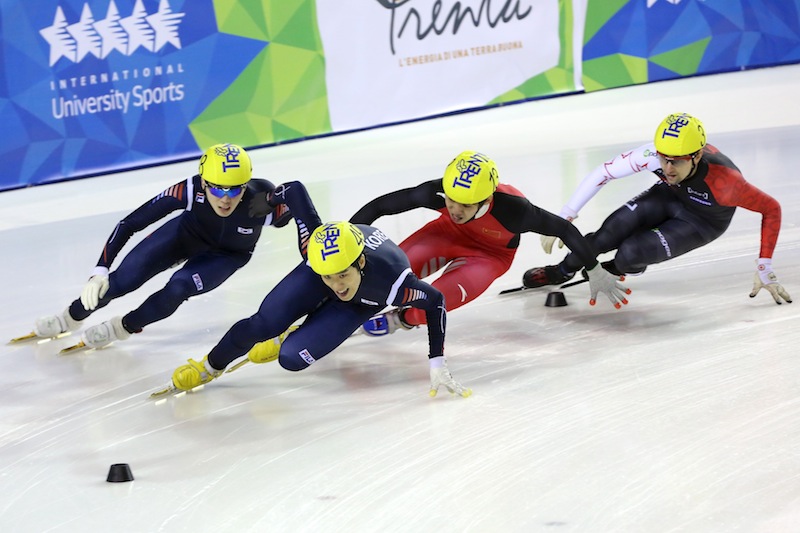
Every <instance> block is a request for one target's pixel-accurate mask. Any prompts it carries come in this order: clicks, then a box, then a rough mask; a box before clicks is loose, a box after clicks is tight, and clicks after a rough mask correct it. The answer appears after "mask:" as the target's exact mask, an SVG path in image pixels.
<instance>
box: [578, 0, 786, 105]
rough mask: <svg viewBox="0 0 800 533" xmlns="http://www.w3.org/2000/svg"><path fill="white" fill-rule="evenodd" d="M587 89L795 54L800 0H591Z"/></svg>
mask: <svg viewBox="0 0 800 533" xmlns="http://www.w3.org/2000/svg"><path fill="white" fill-rule="evenodd" d="M586 20H587V23H586V28H585V33H584V46H583V65H582V72H583V85H584V89H585V90H586V91H587V92H588V91H595V90H600V89H606V88H610V87H620V86H624V85H630V84H637V83H648V82H653V81H659V80H666V79H673V78H679V77H684V76H692V75H697V74H710V73H715V72H724V71H731V70H741V69H745V68H756V67H764V66H771V65H777V64H786V63H797V62H798V61H800V0H782V1H781V2H775V1H774V0H647V1H644V0H588V4H587V13H586Z"/></svg>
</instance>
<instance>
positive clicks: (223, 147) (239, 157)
mask: <svg viewBox="0 0 800 533" xmlns="http://www.w3.org/2000/svg"><path fill="white" fill-rule="evenodd" d="M252 175H253V164H252V163H251V162H250V156H249V155H247V152H245V151H244V148H242V147H241V146H237V145H235V144H215V145H214V146H212V147H211V148H209V149H208V150H206V151H205V152H204V153H203V155H202V156H201V157H200V177H201V178H203V179H204V180H206V181H207V182H208V183H211V184H213V185H220V186H222V187H236V186H237V185H244V184H245V183H247V182H248V181H250V178H251V177H252Z"/></svg>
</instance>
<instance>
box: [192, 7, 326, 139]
mask: <svg viewBox="0 0 800 533" xmlns="http://www.w3.org/2000/svg"><path fill="white" fill-rule="evenodd" d="M215 7H216V8H217V24H218V26H219V31H220V32H224V33H229V34H231V35H238V36H241V37H247V38H250V39H259V40H262V41H263V42H264V43H265V46H264V48H263V49H262V50H261V52H260V53H259V54H258V55H257V56H256V57H255V58H254V59H253V60H252V61H251V62H250V64H249V65H248V66H247V68H245V69H244V70H243V71H242V73H241V74H240V75H239V77H238V78H237V79H236V80H234V81H233V83H231V84H230V86H229V87H228V88H227V89H226V90H225V92H224V93H222V94H220V95H219V96H218V97H217V98H216V99H215V100H214V102H212V103H211V104H210V105H209V106H208V107H207V108H206V109H204V110H203V112H202V113H200V114H199V115H198V116H197V117H196V118H195V119H194V120H193V121H192V123H191V124H190V126H189V127H190V129H191V132H192V135H193V136H194V138H195V141H196V142H197V144H198V145H199V146H208V145H211V144H214V143H217V142H222V141H223V140H224V141H226V142H234V143H237V144H240V145H242V146H245V147H253V146H263V145H267V144H275V143H280V142H283V141H287V140H292V139H298V138H304V137H309V136H311V135H319V134H321V133H328V132H330V131H331V125H330V113H329V111H328V104H327V91H326V87H325V55H324V52H323V49H322V40H321V38H320V35H319V30H318V27H317V22H316V16H317V15H316V2H315V0H293V1H291V2H290V1H286V0H261V1H251V2H227V1H222V0H218V1H217V2H215Z"/></svg>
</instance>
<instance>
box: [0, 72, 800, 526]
mask: <svg viewBox="0 0 800 533" xmlns="http://www.w3.org/2000/svg"><path fill="white" fill-rule="evenodd" d="M798 94H800V65H793V66H784V67H777V68H772V69H763V70H754V71H748V72H738V73H728V74H719V75H714V76H706V77H698V78H691V79H686V80H681V81H669V82H662V83H657V84H652V85H644V86H638V87H629V88H621V89H614V90H607V91H601V92H598V93H592V94H586V95H575V96H569V97H561V98H553V99H548V100H542V101H535V102H529V103H525V104H520V105H511V106H506V107H501V108H496V109H492V110H485V111H480V112H473V113H466V114H462V115H457V116H452V117H448V118H440V119H436V120H428V121H423V122H418V123H413V124H406V125H399V126H394V127H389V128H383V129H376V130H371V131H364V132H358V133H353V134H349V135H341V136H334V137H328V138H322V139H317V140H313V141H307V142H300V143H292V144H286V145H283V146H278V147H272V148H268V149H261V150H256V151H252V152H251V155H252V157H253V160H254V166H255V174H256V175H257V176H259V177H265V178H268V179H270V180H272V181H274V182H276V183H278V182H281V181H284V180H294V179H299V180H303V181H304V182H306V183H307V184H308V187H309V189H310V192H311V194H312V197H313V198H314V200H315V201H316V204H317V208H318V210H319V212H320V214H321V215H322V217H323V218H325V219H329V220H335V219H347V218H349V217H350V215H352V214H353V213H354V212H355V210H356V209H357V208H358V207H360V206H361V205H362V204H363V203H365V202H366V201H368V200H370V199H371V198H373V197H375V196H377V195H379V194H383V193H385V192H389V191H392V190H395V189H397V188H400V187H405V186H410V185H414V184H417V183H419V182H422V181H424V180H428V179H433V178H436V177H439V176H441V173H442V171H443V170H444V167H445V166H446V164H447V163H448V162H449V161H450V160H451V159H452V158H453V157H454V156H455V155H456V154H457V153H459V152H461V151H462V150H466V149H474V150H480V151H483V152H485V153H487V154H488V155H490V156H491V157H493V158H495V159H496V161H497V163H498V167H499V169H500V177H501V181H504V182H506V183H511V184H513V185H515V186H516V187H517V188H519V189H521V190H522V191H523V192H525V193H526V194H527V195H528V197H529V198H530V199H531V201H533V202H534V203H536V204H537V205H540V206H541V207H544V208H546V209H549V210H551V211H554V212H558V210H559V209H560V207H561V205H562V204H563V203H564V201H565V200H566V199H567V198H568V196H569V194H570V192H571V191H572V190H573V189H574V187H575V185H576V184H577V183H578V182H579V181H580V179H581V178H582V177H583V176H584V175H585V174H586V173H588V172H589V170H590V169H591V168H592V167H593V166H595V165H597V164H599V163H601V162H602V161H604V160H606V159H608V158H610V157H612V156H614V155H616V154H617V153H619V152H621V151H623V150H625V149H628V148H633V147H635V146H638V145H639V144H641V143H643V142H646V141H648V140H649V139H651V136H652V133H653V131H654V130H655V127H656V125H657V124H658V123H659V122H660V120H661V119H662V118H663V117H664V116H665V115H667V114H669V113H672V112H676V111H685V112H689V113H692V114H694V115H696V116H698V117H699V118H700V119H701V120H703V121H704V123H705V126H706V131H707V132H708V135H709V141H710V142H711V143H712V144H714V145H716V146H717V147H718V148H720V149H721V150H722V151H723V152H724V153H726V154H727V155H729V156H730V157H731V158H732V159H733V161H734V162H735V163H736V164H737V165H738V166H739V168H740V169H741V170H742V172H743V174H744V175H745V177H746V178H747V179H748V180H749V181H750V182H752V183H753V184H755V185H756V186H758V187H759V188H761V189H763V190H765V191H767V192H768V193H770V194H771V195H773V196H774V197H776V198H777V199H778V200H779V201H780V202H781V204H782V207H783V224H782V231H781V234H780V239H779V241H778V246H777V249H776V251H775V255H774V268H775V271H776V273H777V274H778V276H779V278H780V281H781V282H782V283H783V285H784V286H785V287H786V288H787V290H788V291H789V292H790V293H791V294H792V295H793V296H794V297H795V298H798V297H800V230H799V229H798V222H800V187H798V184H800V178H798V173H797V161H798V157H797V154H798V146H800V105H798V100H797V98H798V96H797V95H798ZM195 171H196V165H195V163H194V162H191V163H183V164H177V165H172V166H163V167H158V168H154V169H148V170H143V171H137V172H129V173H123V174H118V175H114V176H108V177H100V178H92V179H87V180H78V181H74V182H67V183H61V184H54V185H47V186H40V187H35V188H29V189H23V190H16V191H8V192H3V193H0V248H2V250H3V252H2V257H3V260H2V262H0V269H1V270H0V272H2V278H3V279H4V280H5V283H4V290H3V304H4V305H3V306H2V310H1V311H0V312H1V313H2V320H1V321H0V332H1V333H2V335H4V336H5V339H6V340H7V339H10V338H12V337H15V336H18V335H21V334H25V333H27V332H29V331H30V330H31V327H32V325H33V321H34V320H35V319H36V318H37V317H38V316H40V315H44V314H52V313H55V312H60V311H62V310H63V309H64V308H65V306H66V305H67V304H68V303H69V302H70V301H72V300H73V299H74V298H76V297H77V296H78V295H79V294H80V291H81V288H82V286H83V283H84V282H85V281H86V279H87V277H88V275H89V274H90V272H91V270H92V268H93V266H94V264H95V262H96V260H97V257H98V256H99V254H100V251H101V249H102V246H103V243H104V242H105V240H106V238H107V237H108V235H109V234H110V233H111V231H112V229H113V228H114V225H115V224H116V222H117V221H118V220H119V219H120V218H122V217H123V216H124V215H126V214H127V213H128V212H130V211H131V210H133V209H134V208H136V207H137V206H138V205H140V204H141V203H143V202H145V201H146V200H148V199H149V198H151V197H152V196H155V195H156V194H157V193H158V192H160V191H161V190H162V189H164V188H166V187H167V186H169V185H172V184H173V183H175V182H178V181H180V180H182V179H185V178H186V177H188V176H190V175H191V174H193V173H194V172H195ZM653 182H654V178H653V177H652V176H651V175H650V174H641V175H639V176H636V177H631V178H628V179H625V180H620V181H617V182H613V183H611V184H610V185H608V186H607V187H605V188H604V189H603V190H602V191H601V192H600V194H598V196H596V197H595V198H594V200H592V202H590V203H589V204H588V205H587V207H586V208H585V209H584V210H583V211H582V212H581V215H580V218H579V219H578V220H576V225H577V226H578V227H579V228H580V229H581V230H582V231H583V232H584V233H585V232H589V231H593V230H594V229H596V228H597V227H599V225H600V223H601V221H602V220H603V218H604V217H605V216H606V215H607V214H609V213H610V212H611V211H612V210H613V209H615V208H617V207H618V206H620V205H622V204H623V203H624V202H625V201H626V200H628V199H629V198H631V197H632V196H634V195H635V194H637V193H638V192H640V191H642V190H644V189H646V188H647V187H649V186H650V184H652V183H653ZM431 218H432V213H431V212H427V211H422V210H416V211H412V212H409V213H405V214H402V215H397V216H393V217H384V218H382V219H379V220H378V221H377V222H376V224H375V225H377V226H379V227H381V228H382V229H384V231H385V232H386V233H388V234H389V235H390V236H391V237H393V238H394V240H395V241H396V242H399V241H400V240H402V238H404V237H405V236H407V235H408V234H410V233H411V231H412V230H414V229H416V228H418V227H419V226H420V225H421V224H422V223H423V222H426V221H427V220H430V219H431ZM759 229H760V215H758V214H755V213H752V212H748V211H744V210H742V209H739V210H737V213H736V215H735V217H734V219H733V223H732V225H731V227H730V229H729V230H728V231H727V233H726V234H725V235H723V236H722V237H721V238H720V239H718V240H717V241H715V242H713V243H711V244H709V245H707V246H705V247H703V248H701V249H699V250H697V251H695V252H692V253H690V254H688V255H686V256H684V257H681V258H678V259H675V260H672V261H669V262H667V263H665V264H662V265H656V266H652V267H650V268H649V269H648V271H647V272H646V273H645V274H644V275H643V276H639V277H630V278H628V280H627V285H628V287H630V288H631V289H632V290H633V293H632V294H631V296H630V304H629V305H628V306H626V307H624V308H623V309H622V310H619V311H617V310H615V309H613V308H612V307H611V306H610V305H609V304H608V302H607V301H602V300H601V301H600V302H598V305H597V306H595V307H590V306H589V305H588V287H587V285H585V284H584V285H579V286H576V287H573V288H569V289H565V290H564V293H565V294H566V297H567V300H568V303H569V305H568V306H567V307H562V308H549V307H545V306H544V302H545V297H546V294H547V291H546V290H534V291H528V292H525V293H521V294H516V295H510V296H498V292H499V291H500V290H502V289H506V288H510V287H514V286H516V285H518V284H519V282H520V278H521V275H522V273H523V272H524V271H525V270H526V269H527V268H530V267H532V266H539V265H545V264H552V263H555V262H557V261H559V260H560V259H561V257H563V251H558V252H557V253H555V254H554V256H547V255H546V254H545V253H544V252H543V251H542V250H541V248H540V246H539V237H538V235H532V234H529V235H525V236H524V237H523V239H522V245H521V248H520V251H519V253H518V254H517V258H516V260H515V262H514V265H513V266H512V268H511V270H510V271H509V272H508V273H507V274H506V275H505V276H503V277H502V278H500V279H499V280H497V281H496V282H495V283H494V284H493V285H492V287H490V289H489V290H488V291H487V292H486V293H485V294H484V295H483V296H481V297H480V298H479V299H478V300H476V301H475V302H473V303H472V304H470V305H468V306H466V307H464V308H461V309H458V310H456V311H454V312H452V313H450V314H449V315H448V330H447V345H446V353H447V356H448V361H449V366H450V369H451V371H452V373H453V375H454V376H455V377H456V378H457V379H458V380H460V381H462V382H463V383H464V384H465V385H468V386H470V387H472V389H473V390H474V395H473V396H472V397H470V398H467V399H464V398H458V397H451V396H450V395H449V394H447V393H446V391H445V392H444V393H440V394H439V396H437V397H436V398H429V397H428V394H427V393H428V387H429V379H428V364H427V358H426V355H427V351H426V349H427V342H426V334H425V331H424V329H416V330H412V331H401V332H397V333H395V334H394V335H392V336H390V337H385V338H366V337H364V336H357V337H353V338H351V339H350V340H348V341H347V342H346V343H345V344H343V345H342V346H341V347H340V348H339V349H338V350H336V351H335V352H333V353H332V354H331V355H329V356H328V357H326V358H325V359H323V360H321V361H319V362H318V363H317V364H315V365H313V366H312V367H310V368H309V369H307V370H305V371H303V372H300V373H291V372H287V371H285V370H283V369H281V368H280V366H278V365H277V364H275V363H272V364H266V365H262V366H256V365H248V366H246V367H245V368H243V369H241V370H238V371H237V372H235V373H233V374H229V375H226V376H224V377H223V378H221V379H220V380H218V381H215V382H213V383H212V384H210V385H208V386H206V387H205V388H204V390H202V391H200V392H195V393H191V394H188V395H185V396H183V397H179V398H171V399H170V400H168V401H166V402H162V403H155V402H153V401H151V400H148V394H149V393H150V392H151V391H152V390H154V389H156V388H158V387H159V386H161V385H162V384H164V383H166V382H167V380H168V379H169V377H170V375H171V373H172V370H173V369H174V368H175V367H176V366H178V365H180V364H182V363H183V362H184V361H185V360H186V359H187V358H189V357H192V358H195V359H199V358H202V357H203V355H204V354H205V353H207V351H208V350H209V349H210V348H211V347H212V346H213V345H214V344H215V343H216V341H217V340H218V339H219V338H220V337H221V336H222V334H223V333H224V332H225V331H226V330H227V328H228V327H229V326H230V325H232V324H233V323H234V322H235V321H236V320H238V319H240V318H244V317H246V316H249V315H250V314H252V313H254V312H255V311H256V309H257V307H258V305H259V303H260V302H261V299H262V297H263V296H264V295H265V294H266V293H267V292H268V290H269V289H270V288H271V287H272V286H273V285H274V284H275V283H276V282H277V281H278V280H279V279H280V278H281V277H282V276H283V275H284V274H286V273H287V272H288V271H289V269H290V268H291V267H293V266H294V265H295V264H296V263H297V262H298V260H299V255H298V252H297V250H296V244H295V241H296V236H295V230H294V224H293V223H291V224H290V225H289V226H287V227H286V228H284V229H282V230H275V229H267V230H265V232H264V234H263V236H262V239H261V242H260V243H259V246H258V248H257V249H256V253H255V255H254V257H253V260H252V261H251V262H250V264H249V265H248V266H246V267H245V268H244V269H242V270H241V271H239V272H238V273H237V274H236V275H234V276H233V277H232V278H231V279H230V280H229V281H228V282H226V283H225V284H224V285H223V286H222V287H220V288H219V289H217V290H215V291H213V292H211V293H209V294H207V295H204V296H202V297H198V298H196V299H192V300H190V301H188V302H187V303H185V304H184V305H183V306H181V308H180V309H179V310H178V312H177V313H175V314H174V315H173V316H172V317H170V318H168V319H166V320H164V321H162V322H158V323H155V324H152V325H151V326H148V327H147V328H146V329H145V331H144V332H143V333H142V334H140V335H135V336H133V337H131V339H129V340H127V341H125V342H118V343H116V344H114V345H111V346H109V347H107V348H105V349H103V350H97V351H90V352H84V353H78V354H74V355H59V354H58V352H59V350H60V349H61V348H63V347H65V346H68V345H70V344H73V343H74V342H76V341H77V340H78V336H77V335H75V334H73V335H72V336H71V337H66V338H63V339H59V340H56V341H53V342H48V343H43V344H36V343H30V344H24V345H13V346H10V345H3V346H2V348H0V354H1V355H0V357H2V363H3V365H2V373H0V389H2V393H1V394H2V401H0V493H2V494H3V498H2V501H0V531H9V532H11V531H13V532H36V533H40V532H59V533H63V532H86V531H114V532H156V531H167V532H177V531H187V532H199V531H213V532H221V531H226V532H227V531H230V532H241V531H276V532H348V533H350V532H406V531H442V532H504V533H505V532H554V533H566V532H592V533H593V532H597V533H608V532H631V533H640V532H661V533H664V532H704V533H705V532H746V533H783V532H785V533H791V532H796V531H800V320H799V319H800V302H795V303H794V304H791V305H786V304H785V305H780V306H779V305H776V304H775V303H774V302H773V301H772V299H771V298H770V297H769V296H768V295H767V294H766V293H762V294H761V295H759V296H758V297H757V298H755V299H750V298H749V297H748V294H749V292H750V289H751V286H752V280H753V273H754V272H755V260H756V258H757V256H758V251H759ZM141 236H142V235H137V236H136V237H135V238H134V239H133V240H132V242H131V243H130V244H129V245H128V247H127V248H126V249H125V250H124V251H123V253H125V252H127V251H128V250H129V249H130V247H131V246H132V244H133V243H134V242H137V241H138V238H140V237H141ZM167 276H168V274H163V275H161V276H159V277H157V278H155V279H153V280H152V281H151V282H149V283H148V284H147V285H145V286H144V287H143V288H142V289H140V290H139V291H137V292H135V293H133V294H130V295H128V296H127V297H124V298H122V299H119V300H116V301H115V302H112V303H111V304H110V305H109V306H108V307H106V308H105V309H103V310H101V311H99V312H97V313H96V314H95V315H93V316H92V317H90V318H89V319H88V320H87V321H86V322H85V323H84V324H85V326H90V325H94V324H96V323H98V322H100V321H102V320H106V319H109V318H111V317H112V316H115V315H122V314H125V313H127V312H128V311H129V310H131V309H133V308H134V307H136V306H138V305H139V304H140V303H141V302H142V301H143V300H144V299H145V297H146V296H147V295H149V294H150V293H151V292H153V291H154V290H156V289H157V288H159V287H161V286H163V284H164V283H165V281H166V279H167ZM113 463H128V464H129V465H130V467H131V469H132V471H133V474H134V476H135V481H133V482H130V483H118V484H117V483H108V482H106V474H107V473H108V469H109V466H110V465H111V464H113Z"/></svg>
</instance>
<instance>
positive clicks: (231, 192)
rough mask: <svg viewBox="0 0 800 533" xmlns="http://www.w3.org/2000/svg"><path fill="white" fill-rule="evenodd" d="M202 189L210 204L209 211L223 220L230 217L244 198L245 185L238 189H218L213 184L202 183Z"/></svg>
mask: <svg viewBox="0 0 800 533" xmlns="http://www.w3.org/2000/svg"><path fill="white" fill-rule="evenodd" d="M203 188H204V189H205V191H206V198H207V199H208V203H209V204H211V209H213V210H214V212H215V213H216V214H217V215H218V216H221V217H223V218H225V217H229V216H231V213H233V210H234V209H236V206H237V205H239V202H241V201H242V197H243V196H244V190H245V189H246V188H247V185H241V186H239V187H219V186H217V185H214V184H213V183H208V182H207V181H203Z"/></svg>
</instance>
